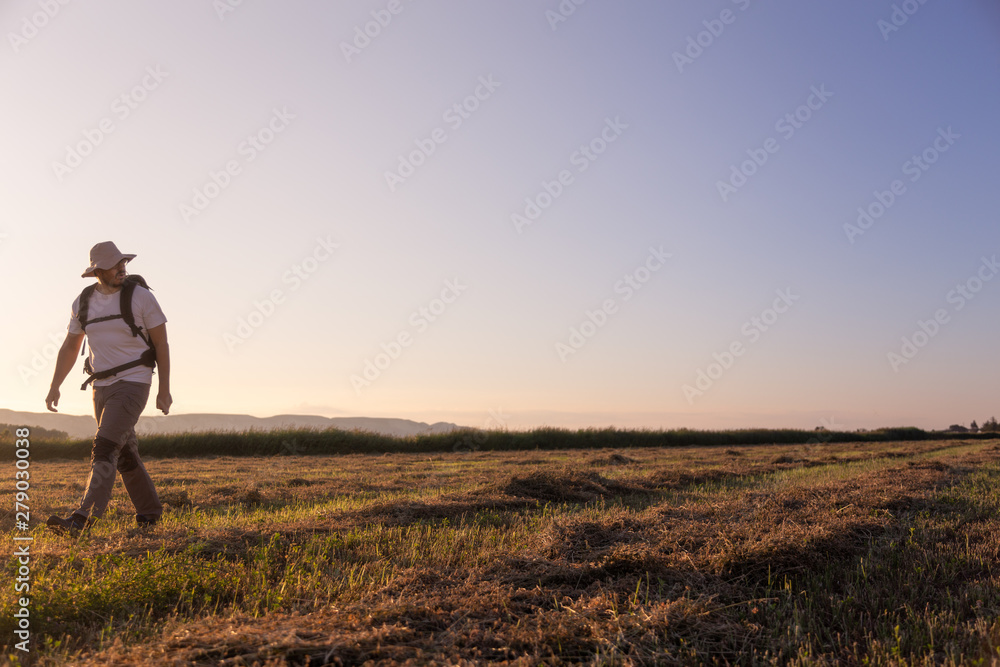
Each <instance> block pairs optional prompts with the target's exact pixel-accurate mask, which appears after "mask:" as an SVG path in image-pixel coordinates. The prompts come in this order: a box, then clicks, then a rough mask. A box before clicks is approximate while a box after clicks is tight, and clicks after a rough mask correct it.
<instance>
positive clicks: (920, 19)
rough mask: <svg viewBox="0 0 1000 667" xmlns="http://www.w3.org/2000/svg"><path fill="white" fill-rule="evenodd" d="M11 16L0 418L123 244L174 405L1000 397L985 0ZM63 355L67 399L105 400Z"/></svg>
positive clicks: (896, 416)
mask: <svg viewBox="0 0 1000 667" xmlns="http://www.w3.org/2000/svg"><path fill="white" fill-rule="evenodd" d="M0 27H2V32H3V33H4V36H5V39H4V44H2V45H0V86H2V89H3V90H4V91H5V102H4V103H3V104H2V105H0V150H2V155H3V158H2V160H0V211H2V217H0V272H2V277H3V281H4V283H5V285H6V286H7V289H5V290H4V294H5V297H4V299H5V308H4V313H5V314H6V317H5V326H4V333H3V343H4V344H3V355H2V359H3V363H2V369H0V405H2V406H3V407H5V408H9V409H14V410H28V411H44V399H45V395H46V393H47V391H48V386H49V383H50V382H51V380H52V373H53V370H54V365H55V364H54V359H55V352H56V350H57V349H58V346H59V344H60V343H61V342H62V340H63V338H64V337H65V333H66V326H67V323H68V320H69V317H70V306H71V303H72V301H73V299H74V298H75V297H76V296H77V295H78V294H79V292H80V291H81V290H82V289H83V288H84V287H85V286H86V285H87V283H88V282H89V281H88V280H85V279H82V278H80V274H81V273H82V272H83V270H84V269H85V268H86V267H87V266H88V264H89V249H90V247H91V246H93V245H94V244H96V243H98V242H101V241H108V240H110V241H114V242H115V243H116V244H117V245H118V247H119V248H120V249H121V250H122V251H123V252H126V253H134V254H136V255H137V257H136V259H134V260H133V261H132V262H131V263H130V264H129V271H130V272H131V273H137V274H141V275H142V276H144V277H145V278H146V280H147V281H148V283H149V284H150V285H151V286H152V287H153V294H154V296H155V297H156V298H157V300H158V301H159V303H160V305H161V307H162V309H163V311H164V313H165V314H166V316H167V319H168V323H167V332H168V336H169V341H170V353H171V367H172V369H171V393H172V396H173V399H174V406H173V409H172V414H180V413H206V412H211V413H239V414H253V415H257V416H270V415H276V414H316V415H325V416H329V417H336V416H368V417H401V418H408V419H415V420H418V421H425V422H429V423H430V422H437V421H451V422H455V423H459V424H463V425H468V426H474V427H485V428H510V429H523V428H533V427H538V426H559V427H569V428H583V427H607V426H613V427H618V428H651V429H659V428H665V429H670V428H680V427H688V428H699V429H711V428H742V427H795V428H813V427H815V426H826V427H829V428H836V429H840V430H854V429H864V428H877V427H880V426H896V425H914V426H919V427H922V428H946V427H947V426H948V425H950V424H953V423H963V424H968V423H969V422H971V421H972V420H978V421H979V422H982V421H983V420H985V419H987V418H989V417H990V416H992V415H997V414H1000V391H998V387H1000V385H998V381H997V375H996V369H997V362H998V356H1000V355H998V348H997V331H998V329H1000V277H998V275H997V274H998V273H1000V267H998V266H997V264H996V260H997V257H998V255H1000V229H998V225H997V222H998V219H997V211H998V210H1000V188H997V186H996V176H997V173H998V167H997V160H998V155H1000V127H998V125H997V122H996V119H997V118H998V117H1000V77H998V76H997V72H998V66H1000V7H998V6H997V4H996V3H995V2H991V1H989V0H953V1H951V2H947V3H946V2H944V1H943V0H923V1H922V2H921V1H918V0H907V1H906V2H890V1H889V0H877V1H869V2H860V1H858V0H854V1H849V2H837V3H822V2H801V1H795V2H793V1H790V0H789V1H786V2H764V1H763V0H712V1H698V2H695V1H694V0H680V1H678V2H669V3H668V2H661V1H654V0H636V1H633V2H623V3H612V2H608V1H606V0H605V1H602V0H561V1H557V0H532V1H528V0H505V1H504V2H500V1H495V2H483V1H476V2H442V1H440V0H375V1H366V2H353V1H343V2H332V1H321V0H309V1H307V0H289V1H287V2H281V3H278V2H263V1H262V0H243V1H241V2H240V1H238V0H215V1H214V2H211V1H209V0H198V1H194V0H173V1H171V2H169V3H166V2H150V1H148V0H131V1H129V2H124V1H118V2H101V1H93V2H86V3H84V2H63V1H61V0H26V1H22V0H9V1H8V2H4V3H2V4H0ZM81 365H82V364H81V362H80V361H79V360H78V362H77V365H76V366H75V367H74V369H73V371H72V372H71V373H70V375H69V377H68V378H67V380H66V382H65V383H64V384H63V385H62V399H61V401H60V411H61V412H64V413H68V414H88V413H90V411H91V409H92V408H91V400H92V399H91V396H90V392H89V390H88V391H80V390H79V389H78V382H82V381H83V379H84V376H83V374H82V373H81V371H80V370H79V369H80V368H81ZM156 381H157V380H156V378H155V377H154V393H155V383H156ZM154 402H155V401H154V400H153V399H152V398H151V400H150V401H149V405H148V406H147V409H146V413H145V414H148V415H153V414H158V413H157V412H156V411H155V409H154Z"/></svg>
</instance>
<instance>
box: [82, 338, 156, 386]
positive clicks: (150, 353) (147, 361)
mask: <svg viewBox="0 0 1000 667" xmlns="http://www.w3.org/2000/svg"><path fill="white" fill-rule="evenodd" d="M136 366H150V367H152V368H156V350H155V349H154V348H153V347H150V348H149V349H148V350H146V351H145V352H143V353H142V356H141V357H139V358H138V359H136V360H135V361H130V362H128V363H127V364H122V365H121V366H115V367H114V368H108V369H106V370H103V371H97V372H96V373H93V374H92V375H91V376H90V377H89V378H87V381H86V382H84V383H83V384H82V385H80V389H86V388H87V385H88V384H90V383H91V382H93V381H94V380H103V379H104V378H108V377H111V376H112V375H117V374H118V373H121V372H122V371H127V370H128V369H130V368H135V367H136Z"/></svg>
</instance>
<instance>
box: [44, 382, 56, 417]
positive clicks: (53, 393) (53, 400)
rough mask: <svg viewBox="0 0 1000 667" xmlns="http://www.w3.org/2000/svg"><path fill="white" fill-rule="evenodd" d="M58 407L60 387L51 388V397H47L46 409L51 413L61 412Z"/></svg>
mask: <svg viewBox="0 0 1000 667" xmlns="http://www.w3.org/2000/svg"><path fill="white" fill-rule="evenodd" d="M57 405H59V387H51V388H50V389H49V395H48V396H46V397H45V407H47V408H48V409H49V412H59V411H58V410H56V408H55V406H57Z"/></svg>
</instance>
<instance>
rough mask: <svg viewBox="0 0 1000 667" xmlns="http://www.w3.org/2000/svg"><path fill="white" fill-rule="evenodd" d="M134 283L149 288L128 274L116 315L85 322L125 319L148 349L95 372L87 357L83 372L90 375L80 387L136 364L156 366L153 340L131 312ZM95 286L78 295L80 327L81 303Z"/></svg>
mask: <svg viewBox="0 0 1000 667" xmlns="http://www.w3.org/2000/svg"><path fill="white" fill-rule="evenodd" d="M136 285H141V286H143V287H145V288H146V289H150V287H149V285H147V284H146V281H145V280H144V279H143V278H142V276H137V275H131V276H128V277H127V278H125V282H124V283H123V284H122V289H121V297H120V298H119V302H118V303H119V310H120V313H119V314H118V315H108V316H107V317H98V318H96V319H93V320H90V321H88V322H86V324H91V323H93V322H103V321H104V320H114V319H118V318H119V317H120V318H121V319H123V320H124V321H125V324H127V325H128V327H129V329H131V330H132V335H133V336H138V337H139V338H141V339H142V340H143V342H144V343H146V345H147V346H148V349H147V350H146V351H145V352H143V353H142V356H140V357H139V358H138V359H136V360H135V361H130V362H128V363H125V364H122V365H121V366H115V367H114V368H108V369H105V370H103V371H98V372H96V373H95V372H94V371H93V369H92V368H90V359H89V358H88V359H87V361H86V362H85V363H84V366H83V370H84V372H85V373H87V374H88V375H90V377H89V378H87V381H86V382H84V383H83V384H82V385H80V389H86V388H87V385H88V384H90V383H91V382H93V381H94V380H103V379H104V378H107V377H111V376H112V375H117V374H118V373H121V372H122V371H126V370H128V369H130V368H135V367H136V366H149V367H151V368H156V348H155V347H153V341H152V340H151V339H150V338H148V337H147V336H145V335H143V333H142V328H140V327H139V326H138V325H137V324H136V323H135V315H134V314H133V312H132V296H133V295H134V294H135V286H136ZM96 287H97V283H94V284H93V285H90V286H88V287H86V288H85V289H84V290H83V293H82V294H81V295H80V304H81V305H80V312H79V319H80V326H81V327H83V326H84V320H85V317H86V314H87V312H86V308H87V306H85V305H83V304H85V303H89V301H90V295H91V294H93V293H94V289H95V288H96ZM82 353H83V352H82V351H81V354H82Z"/></svg>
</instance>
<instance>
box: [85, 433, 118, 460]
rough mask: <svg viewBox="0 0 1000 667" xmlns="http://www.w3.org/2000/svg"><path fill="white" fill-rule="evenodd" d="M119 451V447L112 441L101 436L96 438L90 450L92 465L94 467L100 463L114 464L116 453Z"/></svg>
mask: <svg viewBox="0 0 1000 667" xmlns="http://www.w3.org/2000/svg"><path fill="white" fill-rule="evenodd" d="M117 449H118V445H117V444H115V443H114V442H112V441H111V440H108V439H107V438H102V437H101V436H99V435H97V436H94V446H93V448H92V449H91V450H90V465H94V464H95V463H97V462H98V461H103V462H105V463H112V464H113V463H114V462H115V451H117Z"/></svg>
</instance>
